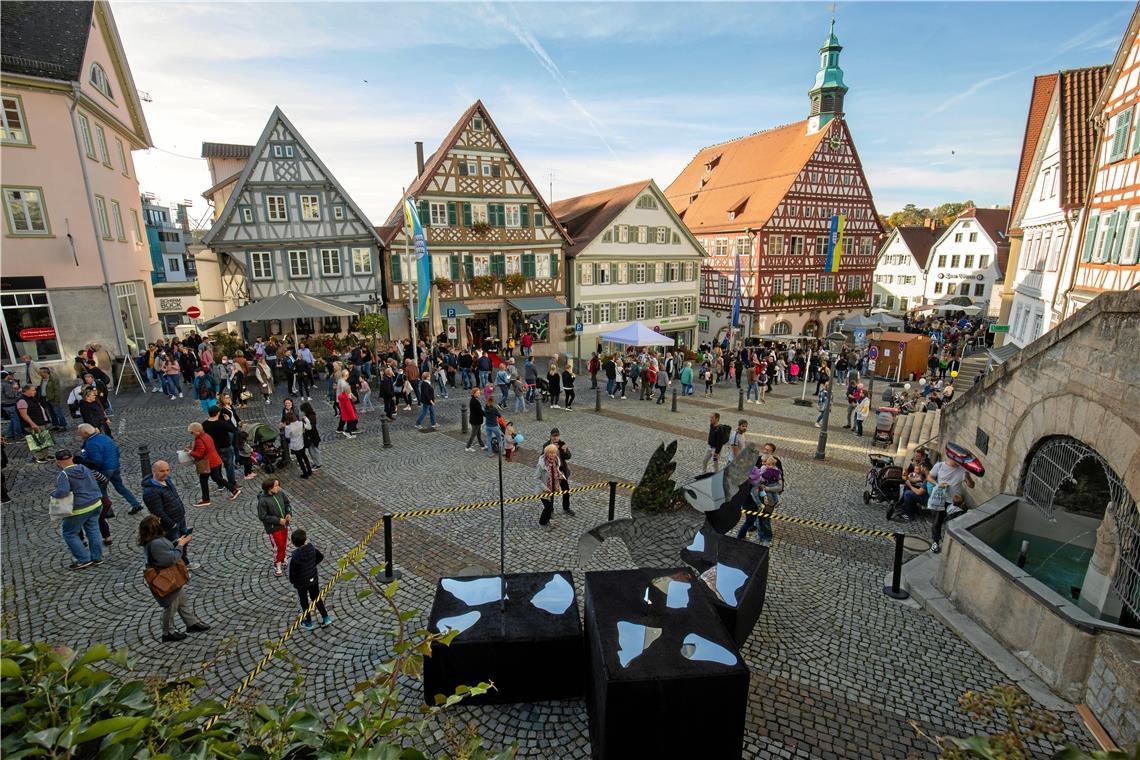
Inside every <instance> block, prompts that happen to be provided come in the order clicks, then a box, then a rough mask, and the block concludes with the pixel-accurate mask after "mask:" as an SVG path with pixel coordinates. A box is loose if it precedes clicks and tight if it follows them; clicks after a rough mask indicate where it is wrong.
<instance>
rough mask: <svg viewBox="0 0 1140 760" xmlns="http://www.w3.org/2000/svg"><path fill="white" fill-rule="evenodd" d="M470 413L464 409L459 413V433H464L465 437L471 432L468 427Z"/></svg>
mask: <svg viewBox="0 0 1140 760" xmlns="http://www.w3.org/2000/svg"><path fill="white" fill-rule="evenodd" d="M468 411H469V410H467V409H463V410H461V411H460V412H459V432H461V433H463V434H464V435H467V433H469V432H470V428H468V426H467V412H468Z"/></svg>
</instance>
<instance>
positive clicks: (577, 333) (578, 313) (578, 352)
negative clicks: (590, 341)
mask: <svg viewBox="0 0 1140 760" xmlns="http://www.w3.org/2000/svg"><path fill="white" fill-rule="evenodd" d="M585 311H586V310H585V308H583V307H582V304H578V305H577V306H575V307H574V340H575V341H576V342H577V346H576V347H575V349H574V374H575V375H580V374H582V331H581V330H579V329H578V323H579V322H581V321H582V313H583V312H585Z"/></svg>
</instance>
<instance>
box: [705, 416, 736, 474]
mask: <svg viewBox="0 0 1140 760" xmlns="http://www.w3.org/2000/svg"><path fill="white" fill-rule="evenodd" d="M731 434H732V427H731V426H730V425H722V424H721V423H720V414H719V413H718V412H713V413H712V414H711V415H710V416H709V436H708V445H709V450H708V451H707V452H705V458H704V460H703V461H702V462H701V474H702V475H703V474H704V473H706V472H708V468H709V462H710V461H711V462H712V466H713V472H716V471H717V470H719V469H720V450H721V449H723V448H724V444H726V443H728V438H729V436H730V435H731Z"/></svg>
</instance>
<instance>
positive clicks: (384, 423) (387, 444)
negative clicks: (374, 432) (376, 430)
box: [380, 419, 392, 449]
mask: <svg viewBox="0 0 1140 760" xmlns="http://www.w3.org/2000/svg"><path fill="white" fill-rule="evenodd" d="M380 433H381V434H382V435H383V436H384V448H386V449H390V448H392V433H391V432H390V431H389V430H388V420H386V419H384V420H380Z"/></svg>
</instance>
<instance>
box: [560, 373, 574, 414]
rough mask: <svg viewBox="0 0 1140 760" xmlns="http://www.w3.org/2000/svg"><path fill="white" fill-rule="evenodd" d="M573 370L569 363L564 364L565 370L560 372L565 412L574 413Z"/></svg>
mask: <svg viewBox="0 0 1140 760" xmlns="http://www.w3.org/2000/svg"><path fill="white" fill-rule="evenodd" d="M575 377H576V375H575V374H574V368H573V367H572V366H571V365H570V363H569V362H567V363H566V369H564V370H562V392H563V393H564V394H565V395H566V411H568V412H572V411H574V378H575Z"/></svg>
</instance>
